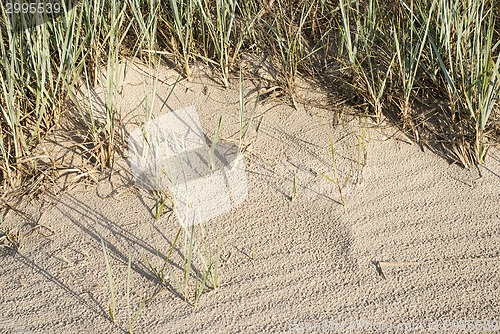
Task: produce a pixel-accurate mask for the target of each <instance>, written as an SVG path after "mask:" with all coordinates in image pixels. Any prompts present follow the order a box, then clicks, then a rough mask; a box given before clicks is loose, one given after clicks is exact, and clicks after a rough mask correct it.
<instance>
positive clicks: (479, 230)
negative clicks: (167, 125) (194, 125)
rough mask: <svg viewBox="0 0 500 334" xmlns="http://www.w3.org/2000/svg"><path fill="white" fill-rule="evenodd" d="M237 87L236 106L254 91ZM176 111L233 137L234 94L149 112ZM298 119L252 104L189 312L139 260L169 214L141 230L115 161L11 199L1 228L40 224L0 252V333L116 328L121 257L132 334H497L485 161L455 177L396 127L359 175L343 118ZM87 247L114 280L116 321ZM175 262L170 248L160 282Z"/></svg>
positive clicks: (381, 133) (497, 256) (142, 212)
mask: <svg viewBox="0 0 500 334" xmlns="http://www.w3.org/2000/svg"><path fill="white" fill-rule="evenodd" d="M134 71H137V70H132V69H130V70H129V74H128V77H127V82H126V83H125V84H124V87H123V93H122V95H123V96H122V97H121V100H120V105H121V108H122V114H123V115H124V117H123V119H124V122H125V124H126V126H125V128H126V129H127V130H128V131H130V129H132V128H133V127H134V126H135V125H134V119H135V116H136V115H137V114H138V113H139V112H140V110H141V107H140V106H138V103H139V102H140V101H141V100H142V99H143V98H144V95H145V93H144V88H143V87H144V85H143V84H141V82H142V80H143V79H142V76H141V74H139V72H134ZM174 73H175V72H173V71H170V70H162V72H161V73H160V86H159V87H158V90H157V94H158V96H159V101H160V102H158V105H161V104H162V103H163V102H161V98H162V97H164V96H166V95H167V93H168V91H169V89H170V88H169V86H167V84H166V83H161V81H162V80H163V79H165V80H166V82H169V83H171V82H172V81H173V80H175V79H176V78H177V75H176V74H174ZM205 87H206V88H205ZM247 88H248V93H247V100H248V101H250V102H249V106H250V105H251V104H252V103H253V99H254V98H255V89H253V90H252V89H251V88H252V86H251V84H250V83H247ZM96 94H97V96H98V95H99V94H98V92H97V93H96ZM186 105H194V106H196V107H197V109H198V112H199V117H200V120H201V122H202V125H203V127H204V129H205V131H206V133H207V135H208V136H209V137H211V136H212V135H213V132H214V129H215V127H216V125H217V122H218V119H219V115H223V131H222V134H221V138H222V140H225V141H229V142H235V141H237V138H238V129H239V127H238V89H237V85H235V87H234V88H231V89H227V90H225V89H222V88H220V86H219V85H218V84H216V83H213V82H211V81H210V79H208V78H207V77H204V76H200V77H198V78H196V79H194V81H193V82H186V81H183V82H180V83H178V84H177V86H176V88H175V90H174V92H173V94H172V96H171V97H170V99H169V100H168V101H167V102H166V103H165V107H164V108H163V110H160V108H158V109H155V113H156V114H157V115H160V114H162V113H166V112H169V111H172V110H176V109H178V108H182V107H185V106H186ZM298 109H299V110H295V109H294V108H291V107H288V106H285V105H284V104H283V103H280V101H278V100H274V101H268V102H266V103H263V104H261V105H259V107H258V109H257V111H256V115H255V119H254V122H253V125H252V127H251V129H250V131H249V135H248V137H247V141H246V142H247V143H251V145H250V146H248V148H247V149H246V151H245V155H244V156H245V159H246V176H247V182H248V197H247V199H246V200H245V202H244V203H243V204H242V205H240V206H238V207H235V208H233V209H232V210H231V211H230V212H229V213H227V214H225V215H223V216H220V217H218V218H216V219H213V220H211V221H210V222H209V223H208V225H210V226H212V227H216V226H220V228H221V230H222V234H223V240H224V241H223V247H222V252H221V261H222V268H221V269H220V275H221V286H220V287H219V289H218V290H217V291H212V292H209V293H207V294H205V295H203V296H202V297H201V300H200V303H199V305H198V306H197V307H196V308H193V307H192V306H190V305H188V304H187V303H185V302H184V301H183V300H182V298H180V297H179V295H178V294H179V293H180V291H179V290H178V289H176V288H175V287H173V286H170V288H169V289H167V288H165V287H163V286H162V285H161V284H160V282H159V281H158V280H157V279H156V278H155V277H154V275H153V273H152V272H151V270H150V268H149V267H148V265H147V261H151V263H161V257H162V256H163V257H164V256H165V254H166V253H167V252H168V249H169V247H170V245H171V243H172V241H173V239H174V237H175V234H176V231H177V228H178V222H177V221H176V218H175V215H173V214H172V213H171V212H170V213H166V214H164V215H163V216H162V217H161V218H160V219H159V220H158V221H156V220H155V219H154V217H152V214H151V208H153V207H154V203H155V201H154V199H153V198H152V196H151V194H149V193H148V192H146V191H143V190H141V189H139V188H138V187H135V186H134V184H133V177H132V175H131V172H130V168H129V166H128V164H127V162H126V161H124V160H122V159H119V160H117V162H116V166H115V172H114V174H113V176H112V177H111V179H110V180H107V179H106V180H102V181H100V182H99V183H97V184H96V183H93V182H83V183H81V184H80V185H78V186H76V187H71V189H69V190H67V191H66V192H64V193H63V194H62V195H60V194H51V193H50V192H49V191H47V192H46V193H45V194H44V195H42V196H41V197H40V198H38V199H31V200H29V201H24V202H23V205H22V206H21V207H19V210H20V211H21V212H23V213H22V214H21V213H20V212H16V211H12V210H9V211H8V212H7V214H6V216H5V222H4V226H8V227H14V226H20V225H22V224H33V223H37V222H38V223H39V224H42V225H43V226H44V227H41V228H40V229H39V230H37V231H35V232H34V233H32V234H31V236H29V237H26V238H25V239H24V244H23V247H22V248H21V249H20V250H19V251H18V252H4V253H3V254H2V255H1V257H0V273H1V275H0V333H30V332H32V333H121V332H125V331H128V327H127V307H126V300H125V285H126V284H125V282H126V277H127V276H126V271H127V258H128V256H129V255H130V256H131V258H132V276H131V283H132V284H131V290H132V307H133V308H134V309H136V308H137V307H138V304H139V301H140V300H141V298H147V300H148V301H147V303H146V305H145V306H144V308H143V310H142V312H141V313H140V316H139V319H138V321H137V323H135V324H134V332H136V333H182V332H186V333H187V332H189V333H200V332H205V333H236V332H243V333H261V332H276V333H283V332H308V331H309V332H352V333H361V332H366V333H371V332H374V331H376V330H377V329H378V330H380V332H402V331H403V330H402V328H403V327H402V326H405V325H406V326H412V324H413V326H417V325H419V326H421V327H419V330H421V331H422V332H428V331H429V330H430V329H437V330H439V332H441V331H444V330H446V329H448V332H460V331H461V329H460V328H457V327H456V326H460V325H464V324H465V325H467V324H469V325H470V324H474V326H475V327H473V328H472V329H475V330H478V329H483V330H488V329H489V330H491V332H495V331H500V302H499V298H498V296H499V295H500V276H499V275H500V265H499V264H500V210H499V203H500V152H498V150H495V149H492V150H491V154H490V156H489V159H488V161H487V162H486V164H485V165H484V166H480V167H478V168H477V169H476V168H472V169H470V170H466V169H462V168H460V167H458V166H456V165H450V164H449V163H448V162H446V161H445V160H443V159H442V158H440V157H438V156H436V155H435V154H433V153H431V152H429V151H427V150H426V151H425V152H422V151H421V149H420V148H419V147H418V145H415V144H410V143H407V140H406V139H405V138H404V136H402V135H401V134H399V133H398V130H397V129H396V128H393V127H391V126H385V127H384V126H381V127H378V128H374V127H372V126H371V125H370V126H367V127H368V128H369V129H368V131H369V136H367V138H366V139H367V144H366V150H367V161H366V166H364V167H362V168H358V165H357V161H354V162H353V163H351V162H350V160H349V159H353V160H355V158H353V157H356V156H357V154H358V152H357V151H356V149H357V148H356V147H357V146H356V145H354V144H355V143H356V139H355V138H356V135H358V136H359V133H360V132H359V131H360V128H359V126H358V125H357V123H356V121H351V122H347V123H346V124H345V125H344V126H342V125H338V126H336V127H333V126H332V120H333V118H334V117H333V112H332V111H327V110H323V109H317V108H313V107H310V106H308V105H307V104H305V105H304V104H302V103H299V108H298ZM331 138H333V140H334V141H335V142H336V143H338V144H337V147H338V148H339V151H338V159H339V162H338V163H339V166H338V169H339V172H340V174H341V177H345V176H346V175H347V174H349V173H350V171H351V169H352V171H351V173H350V174H352V176H351V179H350V181H349V182H348V183H347V184H346V188H345V189H344V195H345V198H346V205H345V206H342V205H340V204H339V194H338V191H337V189H336V188H335V186H334V185H333V184H331V183H329V182H328V181H327V180H326V179H325V178H323V177H322V176H321V175H320V174H319V173H325V174H327V175H332V173H333V172H332V163H331V159H330V155H329V154H330V153H329V147H328V145H329V142H330V139H331ZM345 143H346V144H345ZM353 143H354V144H353ZM56 151H57V150H55V149H54V150H53V151H51V152H56ZM53 154H56V153H53ZM71 158H72V157H71V155H67V156H66V158H65V159H71ZM73 158H75V157H73ZM75 161H76V160H75ZM353 166H354V167H353ZM294 177H295V179H296V184H297V191H296V198H295V200H294V201H291V200H290V196H291V194H292V189H293V179H294ZM28 227H29V226H28ZM28 227H25V229H26V228H28ZM49 229H50V230H49ZM42 233H43V234H45V236H44V235H42ZM101 238H103V239H104V240H105V242H106V243H107V245H108V247H109V251H110V255H111V258H112V259H111V264H112V267H113V270H114V274H115V284H116V289H117V308H116V317H117V321H116V324H113V323H112V322H111V321H110V319H109V316H108V310H107V305H108V303H109V291H108V281H107V272H106V267H105V263H104V258H103V253H102V248H101ZM157 250H159V254H158V256H157ZM183 256H184V255H183V254H182V253H181V249H176V250H175V251H174V257H173V259H172V261H173V265H174V267H175V269H174V271H176V272H180V270H181V269H179V268H178V267H180V266H182V257H183ZM145 259H147V261H146V260H145ZM453 321H454V322H453ZM474 321H476V322H474ZM492 321H496V322H492ZM349 326H350V327H349ZM377 326H378V327H377ZM432 326H433V327H432ZM495 326H496V327H495ZM462 329H463V328H462ZM469 330H470V328H469V329H467V328H465V329H464V330H463V332H468V331H469Z"/></svg>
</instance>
